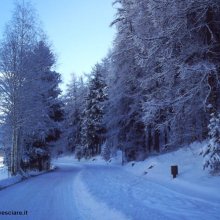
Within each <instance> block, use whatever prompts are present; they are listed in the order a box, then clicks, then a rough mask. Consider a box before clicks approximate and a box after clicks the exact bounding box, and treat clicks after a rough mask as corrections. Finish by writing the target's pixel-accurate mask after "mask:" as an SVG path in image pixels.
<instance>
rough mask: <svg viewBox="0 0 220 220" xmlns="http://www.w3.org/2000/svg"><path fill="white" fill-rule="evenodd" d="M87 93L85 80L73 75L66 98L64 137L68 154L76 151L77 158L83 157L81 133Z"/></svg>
mask: <svg viewBox="0 0 220 220" xmlns="http://www.w3.org/2000/svg"><path fill="white" fill-rule="evenodd" d="M86 92H87V87H86V85H85V83H84V81H83V79H82V78H80V79H77V78H76V76H75V75H72V80H71V82H70V84H68V86H67V93H66V95H65V97H64V100H65V114H66V117H65V122H64V124H65V125H64V126H65V131H64V132H65V134H64V136H65V139H66V140H67V149H66V150H67V152H74V151H75V153H76V156H77V158H78V157H79V155H81V138H82V137H81V133H82V121H83V111H84V109H85V97H86ZM80 157H81V156H80Z"/></svg>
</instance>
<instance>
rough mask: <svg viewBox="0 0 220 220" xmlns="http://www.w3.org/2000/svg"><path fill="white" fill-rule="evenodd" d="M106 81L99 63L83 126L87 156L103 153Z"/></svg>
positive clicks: (92, 76) (90, 86) (89, 94)
mask: <svg viewBox="0 0 220 220" xmlns="http://www.w3.org/2000/svg"><path fill="white" fill-rule="evenodd" d="M106 89H107V88H106V83H105V79H104V73H103V68H102V65H101V64H97V65H96V66H95V67H94V69H93V71H92V75H91V79H90V82H89V86H88V95H87V97H86V107H85V111H84V118H83V128H82V134H81V135H82V148H84V147H85V148H86V152H85V154H86V157H91V156H94V155H97V154H100V153H101V145H102V144H103V143H104V141H105V133H106V127H105V125H104V123H103V116H104V114H105V112H104V106H105V101H106V100H107V93H106Z"/></svg>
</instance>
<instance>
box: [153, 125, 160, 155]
mask: <svg viewBox="0 0 220 220" xmlns="http://www.w3.org/2000/svg"><path fill="white" fill-rule="evenodd" d="M154 150H155V151H156V152H158V153H159V152H160V130H159V129H158V128H156V129H155V130H154Z"/></svg>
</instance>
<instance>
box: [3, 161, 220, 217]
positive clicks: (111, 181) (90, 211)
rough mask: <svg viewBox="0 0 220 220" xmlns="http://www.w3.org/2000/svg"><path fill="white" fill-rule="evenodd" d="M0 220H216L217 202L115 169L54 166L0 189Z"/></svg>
mask: <svg viewBox="0 0 220 220" xmlns="http://www.w3.org/2000/svg"><path fill="white" fill-rule="evenodd" d="M7 210H14V211H23V210H27V211H28V215H27V216H21V217H19V216H0V219H13V220H14V219H15V220H16V219H22V220H23V219H31V220H32V219H36V220H44V219H45V220H46V219H51V220H56V219H57V220H71V219H73V220H77V219H85V220H124V219H133V220H145V219H146V220H148V219H149V220H151V219H162V220H165V219H175V220H178V219H181V220H182V219H189V220H191V219H193V220H195V219H200V220H202V219H204V220H207V219H209V220H212V219H213V220H214V219H219V213H220V212H219V210H220V201H218V200H217V199H211V198H210V199H209V198H207V197H206V198H205V199H203V198H201V196H200V197H199V198H198V197H195V196H192V195H189V194H187V195H186V194H185V193H184V194H183V193H181V191H178V190H175V191H174V190H171V189H170V188H168V187H164V186H162V185H160V184H158V183H154V182H152V181H148V180H147V179H146V178H140V177H137V176H135V175H133V174H131V173H129V172H126V171H124V170H123V169H121V168H120V167H118V166H107V165H91V164H90V165H89V164H87V165H85V164H84V165H77V164H70V163H69V164H68V163H59V164H58V169H57V170H55V171H54V172H51V173H47V174H44V175H41V176H38V177H35V178H32V179H29V180H27V181H24V182H21V183H19V184H16V185H14V186H11V187H9V188H7V189H4V190H2V191H0V211H7Z"/></svg>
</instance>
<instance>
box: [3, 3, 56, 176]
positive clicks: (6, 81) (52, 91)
mask: <svg viewBox="0 0 220 220" xmlns="http://www.w3.org/2000/svg"><path fill="white" fill-rule="evenodd" d="M41 33H42V32H41V31H39V27H38V26H37V19H36V17H35V16H34V9H33V8H32V6H31V5H30V4H29V3H22V4H17V5H16V7H15V11H14V14H13V17H12V20H11V22H10V23H9V24H8V25H7V26H6V31H5V35H4V38H3V41H2V42H1V49H0V93H1V112H2V114H1V116H2V122H3V124H4V126H3V128H4V145H5V147H6V148H7V149H10V153H9V155H8V157H10V160H9V164H8V165H9V169H10V172H11V174H12V175H15V174H17V173H18V172H22V167H21V162H22V158H23V156H26V155H28V154H31V152H32V151H35V153H34V154H36V155H38V153H39V155H40V154H41V155H42V151H43V150H38V149H36V150H35V149H34V148H33V143H34V142H35V147H36V148H38V147H39V145H40V144H39V143H42V142H45V140H46V139H47V141H49V139H51V135H52V136H54V132H55V130H54V127H56V126H54V123H53V121H55V120H56V119H55V118H57V117H56V116H55V115H54V114H55V113H56V114H57V113H58V112H59V110H58V109H57V105H58V103H59V101H58V100H56V99H57V96H58V94H59V90H58V83H59V82H60V76H59V74H58V73H55V72H53V71H52V70H51V68H52V66H53V64H54V61H55V60H54V55H53V54H52V52H51V50H50V49H49V47H48V46H47V45H46V43H45V40H44V37H43V36H42V34H41ZM55 109H57V110H55ZM52 124H53V125H52ZM43 154H45V155H44V156H45V157H47V156H48V155H46V154H48V152H44V153H43ZM26 159H27V158H26Z"/></svg>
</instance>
